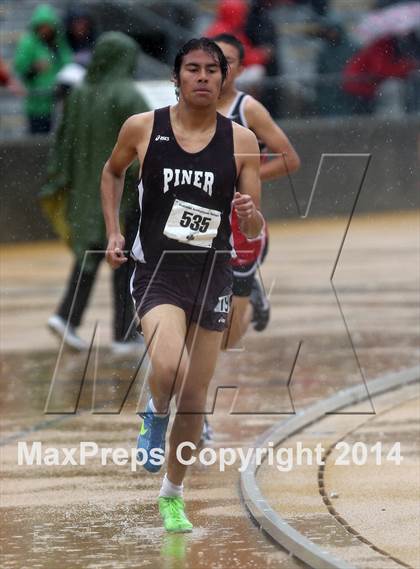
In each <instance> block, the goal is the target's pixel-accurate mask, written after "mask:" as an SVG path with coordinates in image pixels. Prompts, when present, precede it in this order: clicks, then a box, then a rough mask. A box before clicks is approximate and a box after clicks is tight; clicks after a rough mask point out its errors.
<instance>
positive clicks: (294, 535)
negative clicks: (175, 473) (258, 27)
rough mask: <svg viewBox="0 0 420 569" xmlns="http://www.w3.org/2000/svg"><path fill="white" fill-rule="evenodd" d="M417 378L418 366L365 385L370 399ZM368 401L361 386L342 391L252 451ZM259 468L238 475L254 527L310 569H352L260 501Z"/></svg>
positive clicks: (276, 430) (277, 427)
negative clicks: (340, 410) (257, 527)
mask: <svg viewBox="0 0 420 569" xmlns="http://www.w3.org/2000/svg"><path fill="white" fill-rule="evenodd" d="M419 378H420V366H416V367H413V368H409V369H406V370H403V371H400V372H396V373H390V374H386V375H383V376H381V377H379V378H378V379H375V380H373V381H370V382H368V384H367V387H368V390H369V394H370V395H379V394H381V393H384V392H385V391H389V390H391V389H394V388H397V387H401V386H403V385H405V384H407V383H411V382H413V381H416V380H418V379H419ZM367 398H368V395H367V391H366V387H365V386H364V385H360V386H356V387H352V388H349V389H343V390H342V391H340V392H339V393H337V394H335V395H333V396H332V397H329V398H328V399H325V400H323V401H320V402H319V403H316V404H314V405H312V406H310V407H308V408H307V409H304V410H302V411H300V412H298V413H297V414H296V415H294V416H293V417H291V418H290V419H288V420H286V421H284V422H282V423H280V424H276V425H274V426H273V427H272V428H270V429H268V431H266V432H265V433H263V434H262V435H261V436H260V437H259V438H258V439H257V440H256V441H255V444H254V447H255V448H258V447H267V445H268V443H269V442H273V443H274V447H276V446H277V445H279V444H280V443H281V442H282V441H284V440H285V439H287V438H288V437H290V436H291V435H293V434H295V433H297V432H298V431H300V430H301V429H303V428H304V427H306V426H307V425H309V424H310V423H313V422H314V421H317V420H318V419H320V418H321V417H323V416H324V415H325V414H326V413H332V412H335V411H337V410H338V409H342V408H344V407H348V406H349V405H353V404H354V403H358V402H360V401H363V400H365V399H367ZM258 468H259V466H258V465H257V464H256V462H255V457H254V460H253V461H252V462H251V463H250V464H249V466H248V467H247V469H246V470H245V471H244V472H242V474H241V479H240V485H241V491H242V495H243V497H244V501H245V505H246V507H247V509H248V510H249V512H250V513H251V515H252V517H253V518H254V519H255V521H256V522H257V524H258V525H259V526H260V527H261V528H262V529H264V530H265V531H266V532H267V533H268V534H269V535H270V536H271V537H272V538H273V539H274V541H276V542H277V543H279V544H280V545H281V546H282V547H284V548H285V549H287V550H288V551H289V552H290V553H292V554H293V555H294V556H295V557H297V558H298V559H300V560H302V561H303V562H304V563H306V564H308V565H309V566H310V567H312V568H313V569H355V568H354V567H353V566H352V565H349V564H348V563H347V562H345V561H343V560H341V559H338V558H336V557H334V556H333V555H331V554H330V553H328V551H326V550H324V549H323V548H322V547H320V546H318V545H316V544H315V543H313V542H312V541H310V540H309V539H308V538H306V537H305V536H303V535H302V534H301V533H299V532H298V531H296V530H295V529H294V528H293V527H292V526H290V525H289V524H288V523H287V522H286V521H285V520H284V519H283V518H282V517H281V516H280V515H279V514H278V513H277V512H275V511H274V510H273V508H271V507H270V505H269V503H268V502H267V501H266V500H265V499H264V496H263V495H262V493H261V491H260V489H259V487H258V484H257V480H256V474H257V470H258Z"/></svg>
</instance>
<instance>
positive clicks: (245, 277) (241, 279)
mask: <svg viewBox="0 0 420 569" xmlns="http://www.w3.org/2000/svg"><path fill="white" fill-rule="evenodd" d="M267 253H268V239H267V241H266V243H265V247H264V250H263V252H262V255H261V259H260V260H259V261H255V263H251V264H250V265H244V266H243V267H234V269H233V288H232V292H233V296H250V295H251V290H252V283H253V282H254V279H255V273H256V272H257V269H258V267H259V266H260V265H261V264H262V263H263V262H264V259H265V258H266V256H267Z"/></svg>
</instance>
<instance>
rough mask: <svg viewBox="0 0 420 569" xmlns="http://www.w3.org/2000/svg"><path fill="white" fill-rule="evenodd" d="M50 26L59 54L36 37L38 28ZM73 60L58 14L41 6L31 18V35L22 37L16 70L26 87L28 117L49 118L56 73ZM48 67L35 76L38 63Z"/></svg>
mask: <svg viewBox="0 0 420 569" xmlns="http://www.w3.org/2000/svg"><path fill="white" fill-rule="evenodd" d="M42 24H49V25H50V26H51V27H52V28H54V29H55V30H56V31H57V35H56V38H55V44H56V50H53V49H51V48H50V47H49V46H48V45H47V44H46V43H45V42H44V41H42V40H41V38H40V37H39V36H38V34H37V33H36V29H37V28H38V26H40V25H42ZM71 60H72V51H71V49H70V47H69V46H68V44H67V42H66V40H65V39H64V36H63V34H62V33H61V31H60V28H59V21H58V18H57V15H56V12H55V10H54V9H53V8H51V6H48V4H41V5H40V6H38V7H37V8H36V9H35V10H34V12H33V14H32V18H31V22H30V31H29V32H28V33H26V34H25V35H23V36H22V38H21V39H20V42H19V43H18V46H17V49H16V54H15V62H14V65H15V70H16V73H17V74H18V76H19V77H20V78H21V80H22V82H23V84H24V85H25V87H26V89H27V91H28V94H27V97H26V104H25V108H26V113H27V114H28V115H29V116H31V117H48V116H50V115H51V113H52V110H53V106H54V85H55V78H56V76H57V73H58V72H59V71H60V69H61V68H62V67H64V66H65V65H67V63H69V62H70V61H71ZM38 62H45V63H46V64H47V65H48V67H47V68H46V69H44V70H43V71H41V72H39V73H33V72H32V71H33V66H34V64H35V63H38Z"/></svg>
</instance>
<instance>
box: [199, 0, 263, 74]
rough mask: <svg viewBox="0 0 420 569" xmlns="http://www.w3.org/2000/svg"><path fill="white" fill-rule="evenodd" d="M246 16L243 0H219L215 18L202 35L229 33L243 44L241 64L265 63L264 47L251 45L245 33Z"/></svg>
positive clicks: (246, 11) (246, 9) (209, 36)
mask: <svg viewBox="0 0 420 569" xmlns="http://www.w3.org/2000/svg"><path fill="white" fill-rule="evenodd" d="M247 16H248V4H247V2H246V1H245V0H221V1H220V2H219V6H218V9H217V17H216V20H215V21H214V22H213V24H211V26H210V27H209V28H207V30H205V32H204V33H203V36H205V37H208V38H213V37H215V36H218V35H219V34H231V35H232V36H235V37H236V38H237V39H238V40H239V41H240V42H241V43H242V44H243V46H244V49H245V57H244V60H243V65H244V66H245V67H249V66H250V65H265V64H266V63H267V59H268V57H267V53H266V51H265V50H264V49H261V48H258V47H253V46H252V44H251V42H250V41H249V39H248V37H247V36H246V35H245V23H246V19H247Z"/></svg>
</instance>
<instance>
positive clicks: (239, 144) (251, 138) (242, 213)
mask: <svg viewBox="0 0 420 569" xmlns="http://www.w3.org/2000/svg"><path fill="white" fill-rule="evenodd" d="M234 136H235V156H236V163H237V164H238V165H239V176H238V181H237V186H236V189H237V192H236V193H235V197H234V200H233V206H234V208H235V210H236V213H237V215H238V220H239V226H240V228H241V231H242V233H244V235H246V236H247V237H248V238H250V239H253V238H255V237H258V235H260V233H261V230H262V228H263V226H264V218H263V216H262V214H261V212H260V211H259V207H260V198H261V182H260V152H259V148H258V142H257V139H256V137H255V135H254V133H252V132H251V131H250V130H248V129H246V128H244V127H242V126H239V125H235V126H234Z"/></svg>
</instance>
